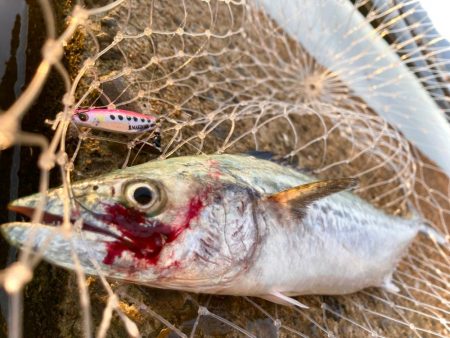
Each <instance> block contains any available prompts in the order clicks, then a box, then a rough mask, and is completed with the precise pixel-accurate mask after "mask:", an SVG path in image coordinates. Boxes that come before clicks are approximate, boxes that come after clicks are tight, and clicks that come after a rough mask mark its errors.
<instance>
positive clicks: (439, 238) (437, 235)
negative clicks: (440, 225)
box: [408, 202, 450, 248]
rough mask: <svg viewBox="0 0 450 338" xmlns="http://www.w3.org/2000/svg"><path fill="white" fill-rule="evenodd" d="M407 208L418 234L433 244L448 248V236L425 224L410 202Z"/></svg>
mask: <svg viewBox="0 0 450 338" xmlns="http://www.w3.org/2000/svg"><path fill="white" fill-rule="evenodd" d="M408 207H409V210H410V212H411V213H412V221H413V222H414V223H415V225H416V226H417V228H418V230H419V232H420V233H422V234H424V235H425V236H427V237H428V238H429V239H431V240H432V241H433V242H436V243H438V244H440V245H442V246H445V247H448V248H450V235H444V234H442V233H441V232H439V230H436V229H435V228H434V227H433V226H432V225H430V224H429V223H427V222H426V221H425V220H424V219H423V217H422V216H421V215H420V214H419V212H418V211H417V209H416V208H415V207H414V205H413V204H412V203H411V202H410V203H408Z"/></svg>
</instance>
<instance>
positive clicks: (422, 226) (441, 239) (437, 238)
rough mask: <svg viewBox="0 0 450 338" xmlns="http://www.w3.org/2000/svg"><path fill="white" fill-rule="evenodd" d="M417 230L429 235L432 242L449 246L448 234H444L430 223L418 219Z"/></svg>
mask: <svg viewBox="0 0 450 338" xmlns="http://www.w3.org/2000/svg"><path fill="white" fill-rule="evenodd" d="M418 226H419V232H420V233H422V234H424V235H426V236H427V237H429V238H430V239H431V240H432V241H433V242H436V243H438V244H440V245H442V246H445V247H450V236H449V235H447V236H444V235H443V234H442V233H440V232H439V231H437V230H436V229H434V228H433V227H431V226H430V225H428V224H426V223H424V222H423V220H421V221H420V223H419V224H418Z"/></svg>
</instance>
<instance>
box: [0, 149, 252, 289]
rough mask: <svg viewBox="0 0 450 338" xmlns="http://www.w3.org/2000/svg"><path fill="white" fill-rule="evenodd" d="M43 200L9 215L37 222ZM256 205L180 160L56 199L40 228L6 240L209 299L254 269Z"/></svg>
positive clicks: (53, 258)
mask: <svg viewBox="0 0 450 338" xmlns="http://www.w3.org/2000/svg"><path fill="white" fill-rule="evenodd" d="M211 168H213V169H211ZM64 196H70V198H67V197H66V198H65V197H64ZM40 198H41V195H39V194H35V195H31V196H29V197H25V198H21V199H18V200H16V201H14V202H13V203H12V204H11V205H10V209H11V210H14V211H16V212H18V213H21V214H25V215H27V216H31V215H32V213H33V212H34V210H35V208H36V207H37V205H38V203H39V199H40ZM64 200H66V210H70V220H71V222H72V223H73V224H74V226H73V227H72V231H70V232H67V231H63V229H64V228H65V227H61V226H55V224H52V223H56V225H57V224H59V223H61V222H62V221H63V215H64ZM254 202H255V192H254V191H252V189H249V187H247V186H245V185H242V184H239V183H238V182H236V179H235V178H234V177H233V175H229V174H226V173H223V172H221V171H220V168H218V167H217V164H214V165H213V166H212V165H211V163H209V162H208V161H207V160H206V159H203V160H202V157H200V159H198V158H197V157H184V158H175V159H169V160H164V161H153V162H149V163H147V164H144V165H140V166H135V167H130V168H127V169H123V170H119V171H116V172H113V173H111V174H108V175H105V176H102V177H98V178H95V179H89V180H85V181H82V182H79V183H74V184H72V185H71V187H70V189H68V190H66V192H65V191H64V188H63V187H61V188H56V189H53V190H50V191H49V192H48V193H47V196H46V203H45V208H44V216H43V218H42V221H41V222H40V223H39V224H32V223H17V222H16V223H10V224H6V225H4V226H2V232H3V234H4V235H5V236H6V238H8V239H9V240H10V242H12V243H13V244H15V245H19V246H23V245H25V244H26V243H30V245H31V246H32V247H33V248H34V249H35V250H40V251H41V252H42V253H43V257H44V258H45V259H46V260H48V261H50V262H52V263H55V264H57V265H60V266H62V267H66V268H69V269H75V266H76V264H77V262H76V260H78V261H79V264H80V265H81V266H82V267H83V269H84V271H85V272H86V273H88V274H93V275H96V274H99V273H102V274H103V275H105V276H107V277H111V278H115V279H121V280H127V281H131V282H135V283H139V284H146V285H150V286H155V287H163V288H172V289H181V290H188V291H189V290H192V291H198V290H199V288H201V289H202V290H204V292H206V290H207V289H208V288H209V289H211V290H216V289H220V288H222V287H225V286H226V284H227V283H228V282H229V281H230V280H231V279H232V278H233V277H235V276H236V275H237V274H239V273H241V272H243V271H244V270H245V269H246V268H247V267H248V266H249V262H250V261H251V258H252V257H253V255H254V254H255V250H256V244H257V242H258V237H259V230H258V225H257V222H256V221H255V209H254V208H255V204H254ZM75 255H76V257H77V258H76V259H75V258H74V257H75Z"/></svg>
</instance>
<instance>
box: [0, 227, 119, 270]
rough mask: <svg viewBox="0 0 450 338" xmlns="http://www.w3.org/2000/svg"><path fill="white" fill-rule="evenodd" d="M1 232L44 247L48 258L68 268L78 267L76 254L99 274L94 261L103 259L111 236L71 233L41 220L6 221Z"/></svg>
mask: <svg viewBox="0 0 450 338" xmlns="http://www.w3.org/2000/svg"><path fill="white" fill-rule="evenodd" d="M1 232H2V234H3V236H4V237H5V238H6V239H7V240H8V241H9V242H10V243H11V244H12V245H14V246H19V247H22V248H26V247H29V248H31V249H33V250H35V251H40V250H42V251H41V252H42V254H43V256H44V257H45V259H46V260H47V261H49V262H51V263H53V264H56V265H59V266H61V267H63V268H66V269H70V270H76V263H75V261H74V255H75V254H76V257H77V259H78V262H79V264H80V265H81V266H82V267H83V270H84V272H85V273H87V274H92V275H96V274H98V271H97V268H96V265H95V263H94V262H95V261H97V262H101V257H102V256H103V252H104V250H105V248H106V245H107V243H108V241H109V240H110V239H109V238H108V237H107V236H105V235H101V234H94V233H91V232H86V233H84V234H83V235H82V234H80V233H76V232H71V233H69V232H67V231H64V230H63V228H62V227H55V226H50V225H44V224H40V223H26V222H13V223H7V224H5V225H3V226H2V227H1ZM100 265H102V264H101V263H100ZM100 268H101V266H100Z"/></svg>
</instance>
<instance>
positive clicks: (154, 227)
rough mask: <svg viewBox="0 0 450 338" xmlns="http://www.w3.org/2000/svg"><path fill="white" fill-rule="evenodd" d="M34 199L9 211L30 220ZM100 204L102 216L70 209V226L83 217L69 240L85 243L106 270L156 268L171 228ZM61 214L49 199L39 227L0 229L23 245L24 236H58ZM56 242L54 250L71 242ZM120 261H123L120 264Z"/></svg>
mask: <svg viewBox="0 0 450 338" xmlns="http://www.w3.org/2000/svg"><path fill="white" fill-rule="evenodd" d="M37 200H38V198H37V197H36V195H32V196H28V197H24V198H22V199H19V200H16V201H14V202H12V203H11V204H10V205H9V206H8V209H9V210H11V211H14V212H16V213H18V214H20V215H23V216H25V217H27V218H30V219H31V218H32V216H33V214H34V212H35V210H36V206H37ZM100 204H102V208H104V211H105V213H98V212H94V211H91V210H89V211H86V212H84V211H83V210H84V209H85V210H87V209H86V207H84V206H82V205H81V209H78V208H75V209H72V211H71V217H70V220H71V222H72V223H74V222H76V221H77V220H78V219H79V218H80V217H83V221H82V222H81V227H80V228H81V229H80V230H81V231H76V230H75V229H74V231H72V233H71V235H72V238H73V239H74V240H75V241H77V242H78V243H79V246H80V247H81V246H82V245H83V242H84V245H85V246H89V247H91V248H93V249H94V250H95V251H96V252H97V255H96V259H97V261H100V262H102V263H103V264H104V265H105V266H109V267H111V266H112V265H114V266H115V267H118V265H123V264H125V265H126V266H127V269H128V272H130V271H131V270H132V269H133V268H132V266H133V265H139V264H138V262H140V263H145V265H152V266H155V265H157V264H158V261H159V257H160V253H161V251H162V250H163V249H164V247H165V245H166V244H167V243H169V242H171V241H173V240H174V239H175V238H176V233H175V234H174V232H173V231H172V230H171V229H170V227H168V226H165V225H163V224H161V223H159V222H158V221H151V220H147V219H146V217H145V215H144V214H142V213H139V212H138V211H136V210H134V209H129V208H126V207H125V206H123V205H121V204H119V203H112V204H107V203H102V202H100ZM49 206H50V207H49ZM61 214H62V204H61V202H59V201H58V200H57V199H55V198H54V197H52V198H50V200H49V202H48V206H47V207H46V208H44V210H43V212H42V218H41V220H40V223H39V224H35V223H34V224H33V223H20V222H15V223H8V224H4V225H3V226H2V227H1V232H2V233H3V235H4V236H5V237H6V238H7V239H8V241H9V242H10V243H11V244H13V245H15V246H23V245H24V243H27V242H28V240H27V238H26V235H25V233H30V234H34V236H35V237H36V236H38V237H40V238H44V237H45V236H54V235H55V234H58V231H57V230H58V228H60V227H58V226H59V225H61V224H62V223H63V217H62V215H61ZM58 241H60V243H58V244H55V245H53V244H52V245H53V246H54V247H56V246H57V245H59V246H64V245H69V246H70V240H68V239H67V238H64V237H61V236H60V237H58ZM40 242H43V240H42V241H40ZM52 242H53V240H52ZM63 242H65V243H63ZM35 245H37V244H35ZM37 247H39V245H37ZM55 251H56V249H55ZM44 256H46V255H44ZM49 259H50V260H51V261H53V262H54V263H56V264H59V265H65V264H61V263H60V262H59V259H58V257H54V258H53V259H52V258H51V257H49ZM122 259H124V260H125V261H124V262H122V263H121V262H120V261H121V260H122ZM127 260H128V263H127V262H126V261H127ZM129 261H132V263H129ZM135 263H136V264H135ZM141 265H142V264H141ZM119 268H120V267H119Z"/></svg>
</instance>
